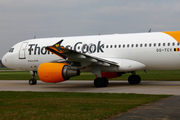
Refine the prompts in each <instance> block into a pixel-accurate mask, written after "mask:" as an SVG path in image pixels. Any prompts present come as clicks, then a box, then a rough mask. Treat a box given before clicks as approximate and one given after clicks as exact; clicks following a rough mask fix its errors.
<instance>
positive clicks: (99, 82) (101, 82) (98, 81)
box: [94, 77, 104, 87]
mask: <svg viewBox="0 0 180 120" xmlns="http://www.w3.org/2000/svg"><path fill="white" fill-rule="evenodd" d="M94 86H95V87H103V86H104V80H103V79H102V78H99V77H98V78H96V79H95V80H94Z"/></svg>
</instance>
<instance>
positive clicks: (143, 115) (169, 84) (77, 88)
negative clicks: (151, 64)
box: [0, 80, 180, 120]
mask: <svg viewBox="0 0 180 120" xmlns="http://www.w3.org/2000/svg"><path fill="white" fill-rule="evenodd" d="M0 91H42V92H91V93H136V94H166V95H173V96H171V97H168V98H166V99H162V100H159V101H156V102H153V103H150V104H147V105H145V106H140V107H138V108H135V109H132V110H130V111H128V112H127V113H123V114H121V115H119V116H117V117H115V118H113V119H112V120H180V81H142V82H141V83H140V84H139V85H129V84H128V82H127V81H110V83H109V85H108V87H102V88H95V87H94V85H93V80H92V81H74V80H69V81H65V82H61V83H58V84H50V83H43V82H41V81H37V84H36V85H29V84H28V80H0Z"/></svg>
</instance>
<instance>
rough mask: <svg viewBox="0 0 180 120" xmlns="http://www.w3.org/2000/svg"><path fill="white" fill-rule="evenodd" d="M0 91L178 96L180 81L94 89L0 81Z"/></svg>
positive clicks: (74, 82)
mask: <svg viewBox="0 0 180 120" xmlns="http://www.w3.org/2000/svg"><path fill="white" fill-rule="evenodd" d="M0 91H41V92H92V93H136V94H168V95H180V92H179V91H180V81H142V82H141V83H140V84H138V85H129V84H128V82H127V81H110V82H109V85H108V87H102V88H95V87H94V85H93V81H87V80H84V81H83V80H78V81H77V80H69V81H65V82H61V83H57V84H51V83H44V82H41V81H40V80H38V81H37V84H36V85H29V84H28V80H0Z"/></svg>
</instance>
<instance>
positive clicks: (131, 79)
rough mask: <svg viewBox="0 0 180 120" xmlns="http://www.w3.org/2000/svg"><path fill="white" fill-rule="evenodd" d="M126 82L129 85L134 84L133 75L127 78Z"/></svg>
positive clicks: (134, 78)
mask: <svg viewBox="0 0 180 120" xmlns="http://www.w3.org/2000/svg"><path fill="white" fill-rule="evenodd" d="M128 82H129V84H135V83H136V77H135V75H131V76H129V78H128Z"/></svg>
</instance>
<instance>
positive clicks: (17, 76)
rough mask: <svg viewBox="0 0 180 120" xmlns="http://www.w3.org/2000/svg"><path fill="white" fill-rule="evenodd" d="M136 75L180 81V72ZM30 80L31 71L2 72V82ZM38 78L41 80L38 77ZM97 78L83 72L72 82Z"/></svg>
mask: <svg viewBox="0 0 180 120" xmlns="http://www.w3.org/2000/svg"><path fill="white" fill-rule="evenodd" d="M136 74H138V75H140V76H141V79H142V80H164V81H179V80H180V70H149V71H147V74H146V73H145V72H144V71H137V72H136ZM130 75H131V74H130V73H128V74H123V75H122V76H121V77H117V78H113V79H110V80H127V79H128V77H129V76H130ZM30 78H31V74H30V72H29V71H0V80H29V79H30ZM36 78H37V79H39V78H38V76H36ZM95 78H96V76H95V75H93V74H92V73H90V72H82V73H81V75H80V76H76V77H72V78H70V80H94V79H95Z"/></svg>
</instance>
